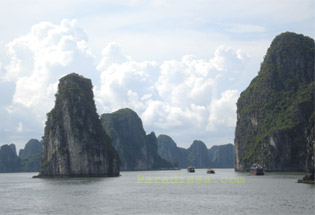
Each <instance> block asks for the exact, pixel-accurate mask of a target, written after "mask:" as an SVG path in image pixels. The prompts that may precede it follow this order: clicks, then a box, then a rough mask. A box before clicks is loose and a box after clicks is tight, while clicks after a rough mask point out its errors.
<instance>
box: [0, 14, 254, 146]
mask: <svg viewBox="0 0 315 215" xmlns="http://www.w3.org/2000/svg"><path fill="white" fill-rule="evenodd" d="M87 41H88V38H87V35H86V33H85V32H84V30H83V29H82V28H80V27H79V26H78V23H77V22H76V21H75V20H72V21H69V20H63V21H62V22H61V23H60V24H59V25H55V24H52V23H49V22H42V23H39V24H37V25H34V26H33V27H32V29H31V31H30V32H29V33H27V34H26V35H24V36H21V37H19V38H17V39H15V40H13V41H12V42H10V43H9V44H7V46H6V48H7V53H8V57H9V59H10V61H9V63H8V65H6V66H4V67H1V66H0V70H1V68H2V70H4V72H1V74H2V76H1V82H0V90H2V89H4V88H5V87H7V86H10V87H11V88H9V89H11V91H10V92H11V94H9V96H8V98H7V99H8V100H10V101H9V102H7V103H3V104H2V103H1V105H2V106H1V108H2V109H1V110H0V113H1V116H0V117H1V118H3V116H2V115H3V112H5V113H6V114H9V116H16V117H14V118H12V117H11V119H14V120H13V121H12V130H14V131H16V132H18V133H20V135H21V134H23V133H24V132H29V134H30V133H32V132H30V131H32V129H33V130H34V129H36V130H40V131H38V133H41V134H42V133H43V125H44V123H43V122H44V121H45V120H46V113H47V112H48V111H50V109H51V108H52V107H53V103H54V94H55V93H56V90H57V84H58V79H59V78H60V77H62V76H64V75H66V74H68V73H71V72H76V73H79V74H81V75H84V76H85V77H88V78H91V79H92V81H93V84H94V94H95V101H96V105H97V109H98V112H99V114H102V113H105V112H107V113H108V112H112V111H115V110H117V109H120V108H124V107H129V108H132V109H134V110H135V111H136V112H137V113H138V114H139V115H140V117H141V118H142V120H143V123H144V126H145V129H146V130H147V132H150V131H155V132H156V133H157V134H161V133H166V134H169V135H171V136H172V137H173V138H174V139H176V140H179V141H183V142H185V143H187V142H191V141H192V140H193V139H189V138H198V139H203V140H205V139H204V138H208V139H211V138H209V136H211V135H212V134H215V133H213V132H215V131H216V130H217V129H218V128H219V129H221V128H223V129H224V128H225V129H226V128H229V129H231V130H232V129H233V128H234V126H235V119H236V116H235V110H236V106H235V103H236V100H237V98H238V96H239V92H238V90H237V89H235V88H232V86H233V87H234V86H235V84H234V85H233V83H236V82H235V80H236V79H238V77H239V73H241V72H242V70H243V69H244V65H246V62H247V60H248V58H249V57H248V56H247V54H246V53H245V52H244V51H242V50H236V49H233V48H231V47H226V46H220V47H218V48H217V49H216V50H215V51H214V57H213V58H211V59H199V58H197V57H195V56H193V55H185V56H183V57H182V59H180V60H167V61H164V62H162V63H157V62H155V61H135V60H133V59H132V58H131V57H129V56H126V55H125V54H124V52H123V50H122V48H121V47H120V45H119V44H117V43H115V42H112V43H109V44H108V45H107V46H106V47H105V48H104V49H103V51H102V58H101V60H100V61H99V63H98V65H96V64H95V62H94V60H95V58H94V56H93V54H92V53H91V51H90V49H89V48H88V43H87ZM209 55H211V53H209ZM3 68H4V69H3ZM17 116H19V117H17ZM9 118H10V117H9ZM30 122H32V123H30ZM39 128H40V129H39ZM0 132H1V133H6V130H4V129H2V128H1V127H0ZM211 132H212V133H211ZM7 133H8V132H7ZM32 134H34V132H33V133H32ZM232 135H233V134H232ZM29 138H31V137H29ZM213 144H214V143H213Z"/></svg>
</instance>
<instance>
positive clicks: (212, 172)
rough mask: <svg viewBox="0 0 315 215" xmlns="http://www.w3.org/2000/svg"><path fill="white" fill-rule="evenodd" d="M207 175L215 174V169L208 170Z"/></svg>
mask: <svg viewBox="0 0 315 215" xmlns="http://www.w3.org/2000/svg"><path fill="white" fill-rule="evenodd" d="M207 173H208V174H214V173H215V171H214V170H213V169H208V170H207Z"/></svg>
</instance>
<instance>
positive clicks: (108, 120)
mask: <svg viewBox="0 0 315 215" xmlns="http://www.w3.org/2000/svg"><path fill="white" fill-rule="evenodd" d="M101 121H102V125H103V128H104V130H105V131H106V133H107V134H108V135H109V136H110V138H111V139H112V141H113V146H114V147H115V149H116V150H117V152H118V154H119V157H120V160H121V170H153V169H172V168H174V166H173V165H172V164H171V163H170V162H168V161H166V160H164V159H162V158H161V157H160V156H159V155H158V153H157V139H156V136H155V134H154V133H153V132H152V133H150V134H149V135H146V133H145V131H144V129H143V125H142V121H141V119H140V118H139V116H138V115H137V113H136V112H134V111H133V110H131V109H128V108H126V109H121V110H118V111H116V112H114V113H111V114H103V115H102V116H101Z"/></svg>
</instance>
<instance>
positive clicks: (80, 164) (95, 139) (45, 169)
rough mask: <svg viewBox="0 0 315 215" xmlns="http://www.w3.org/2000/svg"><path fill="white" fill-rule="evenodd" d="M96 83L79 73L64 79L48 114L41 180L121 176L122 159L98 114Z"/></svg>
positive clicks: (60, 82)
mask: <svg viewBox="0 0 315 215" xmlns="http://www.w3.org/2000/svg"><path fill="white" fill-rule="evenodd" d="M93 98H94V96H93V91H92V83H91V80H90V79H86V78H84V77H82V76H80V75H77V74H74V73H72V74H69V75H67V76H65V77H63V78H61V79H60V81H59V85H58V93H57V94H56V102H55V107H54V108H53V109H52V110H51V111H50V112H49V113H48V114H47V121H46V127H45V134H44V137H43V151H42V155H41V166H40V172H39V175H38V176H37V177H94V176H96V177H98V176H100V177H104V176H119V170H120V169H119V168H120V164H119V157H118V154H117V152H116V150H115V149H114V148H113V147H112V144H111V140H110V138H109V137H108V136H107V134H106V133H105V131H104V130H103V127H102V125H101V121H100V119H99V116H98V114H97V113H96V108H95V103H94V99H93Z"/></svg>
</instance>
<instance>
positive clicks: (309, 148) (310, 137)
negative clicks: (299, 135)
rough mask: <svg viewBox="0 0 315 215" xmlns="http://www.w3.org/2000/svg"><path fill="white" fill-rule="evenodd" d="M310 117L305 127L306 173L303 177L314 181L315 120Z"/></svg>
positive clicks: (308, 180) (307, 180)
mask: <svg viewBox="0 0 315 215" xmlns="http://www.w3.org/2000/svg"><path fill="white" fill-rule="evenodd" d="M314 117H315V116H314V115H313V116H312V117H311V119H310V122H309V126H308V127H307V129H306V132H305V135H306V140H307V142H306V154H307V155H306V175H305V177H304V178H303V180H304V181H306V182H313V183H315V157H314V156H315V120H314Z"/></svg>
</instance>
